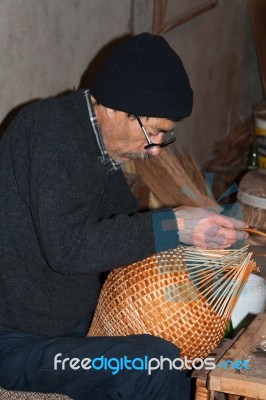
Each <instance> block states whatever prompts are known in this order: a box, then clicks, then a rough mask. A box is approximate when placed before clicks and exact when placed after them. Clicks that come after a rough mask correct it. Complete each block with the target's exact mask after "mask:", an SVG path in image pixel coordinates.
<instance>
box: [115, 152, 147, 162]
mask: <svg viewBox="0 0 266 400" xmlns="http://www.w3.org/2000/svg"><path fill="white" fill-rule="evenodd" d="M151 157H152V155H151V154H150V153H125V154H121V155H120V156H119V157H113V160H114V161H116V162H117V163H119V164H125V163H127V162H129V161H130V160H140V161H144V160H148V159H149V158H151Z"/></svg>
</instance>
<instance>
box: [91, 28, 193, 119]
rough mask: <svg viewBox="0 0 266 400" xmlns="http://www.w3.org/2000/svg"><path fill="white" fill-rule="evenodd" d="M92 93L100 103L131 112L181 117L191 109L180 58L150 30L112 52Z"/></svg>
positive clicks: (95, 82)
mask: <svg viewBox="0 0 266 400" xmlns="http://www.w3.org/2000/svg"><path fill="white" fill-rule="evenodd" d="M91 93H92V95H93V96H94V97H95V99H96V100H97V101H98V102H99V103H100V104H102V105H103V106H105V107H108V108H112V109H114V110H118V111H124V112H127V113H130V114H133V115H140V116H146V117H158V118H169V119H182V118H185V117H188V116H189V115H190V114H191V111H192V104H193V92H192V90H191V87H190V84H189V79H188V76H187V74H186V71H185V69H184V66H183V64H182V61H181V60H180V58H179V56H178V55H177V54H176V53H175V52H174V51H173V49H172V48H171V47H170V46H169V44H168V43H167V42H166V40H165V39H164V38H163V37H162V36H158V35H152V34H150V33H142V34H140V35H136V36H133V37H131V38H130V39H128V40H127V41H126V42H125V43H123V44H122V45H121V46H120V47H118V48H117V49H116V50H115V51H114V52H113V53H112V55H111V57H110V58H109V59H108V60H107V61H106V62H105V64H104V65H103V67H102V69H101V71H100V72H99V73H98V74H97V76H96V78H95V80H94V82H93V84H92V87H91Z"/></svg>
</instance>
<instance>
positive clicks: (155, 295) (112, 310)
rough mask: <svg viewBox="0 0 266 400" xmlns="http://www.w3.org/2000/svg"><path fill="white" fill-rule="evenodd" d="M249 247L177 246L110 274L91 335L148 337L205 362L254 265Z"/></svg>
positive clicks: (101, 296) (217, 341) (103, 290)
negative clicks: (169, 344)
mask: <svg viewBox="0 0 266 400" xmlns="http://www.w3.org/2000/svg"><path fill="white" fill-rule="evenodd" d="M250 257H251V254H248V253H247V248H243V249H239V250H224V251H216V252H215V251H201V250H198V249H196V248H194V247H178V248H177V249H173V250H169V251H165V252H162V253H159V254H157V255H153V256H151V257H149V258H147V259H145V260H143V261H139V262H137V263H134V264H132V265H130V266H128V267H126V268H119V269H116V270H114V271H112V272H111V273H110V274H109V276H108V278H107V280H106V282H105V284H104V286H103V289H102V292H101V295H100V299H99V302H98V305H97V309H96V312H95V316H94V319H93V322H92V325H91V328H90V330H89V333H88V335H89V336H119V335H130V334H141V333H150V334H152V335H155V336H160V337H162V338H164V339H167V340H169V341H171V342H172V343H174V344H175V345H176V346H178V347H179V348H180V349H181V356H182V357H184V356H187V357H188V358H190V359H194V358H197V357H200V358H204V357H206V356H207V355H208V354H209V353H210V352H212V351H213V349H214V348H215V347H217V345H218V343H219V342H220V340H221V338H222V337H223V334H224V331H225V328H226V325H227V323H228V320H229V318H230V315H231V313H232V310H233V307H234V306H235V304H236V302H237V299H238V297H239V295H240V292H241V290H242V288H243V286H244V284H245V282H246V281H247V279H248V276H249V275H250V273H251V272H252V270H253V269H254V267H255V263H254V262H252V261H250Z"/></svg>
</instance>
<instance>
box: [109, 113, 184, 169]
mask: <svg viewBox="0 0 266 400" xmlns="http://www.w3.org/2000/svg"><path fill="white" fill-rule="evenodd" d="M110 115H111V118H108V119H107V120H105V122H104V123H103V125H101V132H102V136H103V140H104V144H105V146H106V149H107V152H108V154H109V155H110V157H112V159H113V160H115V161H116V162H118V163H125V162H127V161H129V160H130V159H134V160H136V159H137V160H145V159H148V158H150V157H152V156H157V155H159V154H160V151H161V149H160V148H159V147H154V148H151V149H145V148H144V147H145V146H146V145H147V140H146V138H145V135H144V133H143V131H142V129H141V127H140V125H139V123H138V121H137V119H136V118H135V117H133V116H130V117H129V116H128V114H126V113H124V112H120V111H114V110H113V113H112V114H110ZM141 122H142V124H143V126H144V128H145V130H146V132H147V134H148V136H149V138H150V140H151V141H152V142H153V143H161V142H162V141H163V140H164V136H165V134H166V133H167V132H169V131H171V130H172V129H174V127H175V126H176V123H175V122H173V121H170V120H169V119H165V118H146V117H141Z"/></svg>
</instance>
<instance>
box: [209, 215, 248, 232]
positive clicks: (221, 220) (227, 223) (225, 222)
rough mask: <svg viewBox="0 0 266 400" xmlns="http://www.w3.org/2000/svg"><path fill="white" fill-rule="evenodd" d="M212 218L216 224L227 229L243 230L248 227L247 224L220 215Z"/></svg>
mask: <svg viewBox="0 0 266 400" xmlns="http://www.w3.org/2000/svg"><path fill="white" fill-rule="evenodd" d="M213 218H214V220H215V222H216V223H217V224H219V225H220V226H223V227H225V228H228V229H243V228H247V227H248V224H247V223H246V222H244V221H241V220H239V219H235V218H231V217H225V216H223V215H220V214H216V215H214V216H213Z"/></svg>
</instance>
